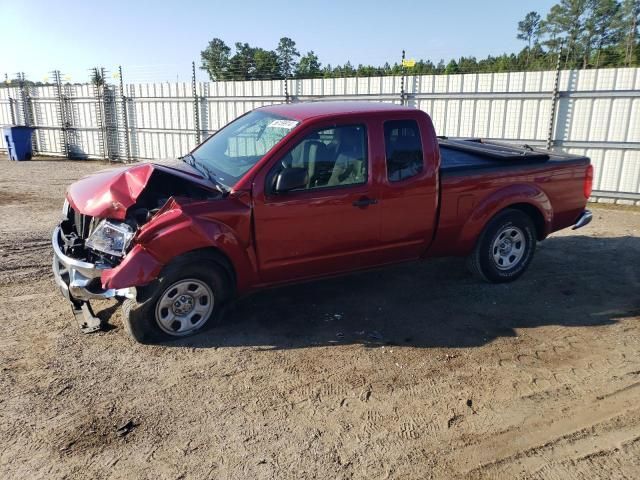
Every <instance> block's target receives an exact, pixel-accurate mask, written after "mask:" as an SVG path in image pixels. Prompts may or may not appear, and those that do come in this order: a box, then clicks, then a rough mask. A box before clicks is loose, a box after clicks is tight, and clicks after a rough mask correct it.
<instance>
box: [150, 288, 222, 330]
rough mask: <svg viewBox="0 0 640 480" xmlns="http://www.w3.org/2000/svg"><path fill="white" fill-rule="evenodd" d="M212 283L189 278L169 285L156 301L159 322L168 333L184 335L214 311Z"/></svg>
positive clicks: (196, 328) (200, 325) (198, 325)
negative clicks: (208, 283)
mask: <svg viewBox="0 0 640 480" xmlns="http://www.w3.org/2000/svg"><path fill="white" fill-rule="evenodd" d="M213 305H214V297H213V291H212V290H211V287H210V286H209V285H207V284H206V283H205V282H203V281H202V280H199V279H196V278H188V279H184V280H180V281H178V282H176V283H174V284H173V285H171V286H170V287H169V288H167V289H166V290H165V291H164V292H163V293H162V295H161V296H160V298H159V299H158V303H157V304H156V312H155V314H156V323H157V324H158V327H160V329H161V330H162V331H163V332H165V333H168V334H169V335H173V336H179V337H181V336H185V335H189V334H191V333H193V332H194V331H196V330H198V329H199V328H200V327H202V326H203V325H204V324H205V323H206V321H207V320H208V319H209V317H210V316H211V314H212V313H213Z"/></svg>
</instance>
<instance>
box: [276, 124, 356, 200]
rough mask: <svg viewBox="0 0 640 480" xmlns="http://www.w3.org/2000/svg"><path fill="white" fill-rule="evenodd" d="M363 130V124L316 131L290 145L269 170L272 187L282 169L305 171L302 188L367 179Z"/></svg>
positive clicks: (345, 184)
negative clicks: (301, 169) (289, 148)
mask: <svg viewBox="0 0 640 480" xmlns="http://www.w3.org/2000/svg"><path fill="white" fill-rule="evenodd" d="M367 163H368V162H367V132H366V128H365V126H364V125H345V126H339V127H333V128H327V129H323V130H316V131H315V132H313V133H311V134H309V135H307V136H306V137H305V138H304V139H303V140H302V141H300V142H299V143H298V144H297V145H296V146H295V147H293V148H292V149H291V150H290V151H289V152H288V153H287V154H286V155H285V156H284V158H283V159H282V160H281V161H280V162H279V164H278V165H277V166H276V168H275V169H274V170H272V171H271V173H270V175H269V177H268V180H267V181H268V182H269V185H271V186H272V187H273V185H274V184H275V179H276V177H277V175H278V174H279V173H280V172H281V171H282V170H283V169H285V168H304V169H306V170H307V185H306V188H304V189H298V190H311V189H318V188H329V187H340V186H349V185H357V184H363V183H366V182H367Z"/></svg>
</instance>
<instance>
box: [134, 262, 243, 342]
mask: <svg viewBox="0 0 640 480" xmlns="http://www.w3.org/2000/svg"><path fill="white" fill-rule="evenodd" d="M187 279H189V280H194V281H196V282H201V283H202V284H204V285H205V286H208V287H209V288H210V290H211V293H212V294H213V295H212V298H211V300H210V301H211V302H212V311H211V313H210V314H209V315H207V316H206V317H207V318H202V319H201V320H199V321H198V323H199V324H200V325H199V326H198V327H197V328H196V329H194V330H193V331H189V332H188V333H187V334H180V335H178V334H175V333H174V334H170V333H167V330H166V327H165V330H163V327H161V324H160V322H159V321H158V319H157V312H156V308H157V307H158V302H159V301H160V299H161V298H166V296H165V294H166V293H167V291H168V289H169V288H170V287H172V286H174V285H175V284H176V283H177V282H187ZM187 283H188V282H187ZM230 292H231V284H230V281H229V277H228V275H227V273H226V271H225V270H224V268H222V267H221V266H220V264H219V263H218V262H216V261H215V260H212V259H211V258H209V257H208V256H207V255H199V254H187V255H185V256H183V257H180V258H178V259H176V260H174V261H173V262H172V263H170V264H169V265H168V266H166V267H165V268H164V269H163V271H162V273H161V274H160V276H159V277H158V279H157V280H156V281H155V282H153V283H151V284H149V285H147V286H145V287H142V288H139V289H137V299H126V300H125V301H124V303H123V304H122V321H123V323H124V328H125V330H126V331H127V333H128V334H129V335H130V336H131V337H132V338H133V339H134V340H136V341H137V342H139V343H146V344H149V343H162V342H166V341H171V340H176V339H178V338H185V337H188V336H191V335H195V334H196V333H198V332H201V331H202V330H204V329H206V328H208V327H210V326H211V325H212V324H214V323H215V320H216V319H217V318H218V317H219V315H220V313H221V311H222V307H223V306H224V303H225V302H226V301H227V300H228V297H229V295H230Z"/></svg>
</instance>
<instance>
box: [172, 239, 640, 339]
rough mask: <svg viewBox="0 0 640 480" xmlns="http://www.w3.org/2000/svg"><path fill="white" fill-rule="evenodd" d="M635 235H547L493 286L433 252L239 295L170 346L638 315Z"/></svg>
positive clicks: (488, 335) (588, 321)
mask: <svg viewBox="0 0 640 480" xmlns="http://www.w3.org/2000/svg"><path fill="white" fill-rule="evenodd" d="M639 261H640V238H638V237H631V236H627V237H615V238H594V237H586V236H580V235H573V236H559V237H552V238H550V239H547V240H545V241H544V242H542V243H541V244H539V246H538V251H537V254H536V258H535V259H534V262H533V264H532V265H531V267H530V269H529V271H528V272H527V273H525V275H524V276H523V277H521V278H520V279H519V280H518V281H516V282H514V283H510V284H500V285H491V284H486V283H482V282H479V281H477V280H476V279H474V278H473V277H471V276H470V274H468V273H467V271H466V269H465V265H464V260H462V259H434V260H429V261H426V262H420V263H413V264H404V265H399V266H394V267H389V268H386V269H380V270H375V271H370V272H363V273H358V274H353V275H349V276H345V277H340V278H334V279H329V280H323V281H316V282H310V283H305V284H298V285H293V286H287V287H281V288H278V289H272V290H267V291H262V292H259V293H256V294H254V295H252V296H250V297H247V298H244V299H241V300H239V301H237V302H236V303H235V305H234V306H232V307H230V308H229V309H227V311H226V313H225V315H224V316H223V319H222V321H221V323H220V324H219V325H217V326H215V327H213V328H210V329H209V330H208V331H206V332H203V333H201V334H200V335H197V336H195V337H193V338H186V339H180V340H177V341H173V342H168V343H167V344H166V346H168V347H187V346H188V347H195V348H210V347H228V346H256V347H262V348H264V349H292V348H305V347H315V346H327V345H346V344H360V345H363V346H380V345H406V346H412V347H422V348H428V347H452V348H455V347H475V346H481V345H484V344H486V343H488V342H491V341H493V340H494V339H496V338H498V337H513V336H516V335H517V333H516V329H522V328H535V327H539V326H544V325H559V326H566V327H580V326H602V325H610V324H613V323H615V322H617V321H618V320H617V319H618V318H624V317H632V316H636V315H640V269H638V264H639Z"/></svg>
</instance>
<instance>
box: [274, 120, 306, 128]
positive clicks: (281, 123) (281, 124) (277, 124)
mask: <svg viewBox="0 0 640 480" xmlns="http://www.w3.org/2000/svg"><path fill="white" fill-rule="evenodd" d="M298 123H299V122H296V121H295V120H274V121H273V122H271V123H270V124H269V127H270V128H286V129H287V130H291V129H292V128H294V127H296V126H297V125H298Z"/></svg>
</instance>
